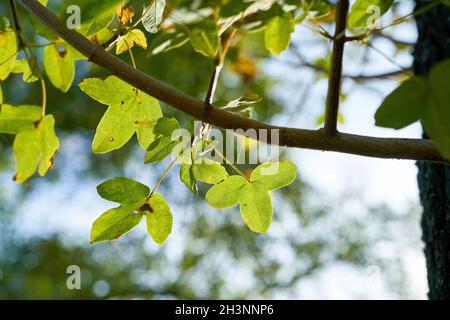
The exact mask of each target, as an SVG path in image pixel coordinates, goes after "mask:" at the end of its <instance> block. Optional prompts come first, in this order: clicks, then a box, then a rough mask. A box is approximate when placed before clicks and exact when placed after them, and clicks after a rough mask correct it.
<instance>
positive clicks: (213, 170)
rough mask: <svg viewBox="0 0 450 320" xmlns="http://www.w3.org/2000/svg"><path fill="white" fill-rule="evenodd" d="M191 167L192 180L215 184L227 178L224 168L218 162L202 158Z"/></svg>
mask: <svg viewBox="0 0 450 320" xmlns="http://www.w3.org/2000/svg"><path fill="white" fill-rule="evenodd" d="M200 161H201V163H198V164H197V163H195V164H193V165H192V173H193V175H194V178H195V179H196V180H198V181H202V182H205V183H208V184H216V183H219V182H220V181H222V180H223V179H225V178H226V177H228V173H227V171H226V170H225V168H224V167H223V166H222V165H221V164H220V163H218V162H214V161H212V160H209V159H206V158H203V159H200V160H199V162H200Z"/></svg>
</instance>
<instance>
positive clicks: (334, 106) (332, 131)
mask: <svg viewBox="0 0 450 320" xmlns="http://www.w3.org/2000/svg"><path fill="white" fill-rule="evenodd" d="M348 9H349V1H348V0H339V1H338V4H337V8H336V30H335V32H334V38H333V54H332V57H331V68H330V78H329V83H328V94H327V104H326V111H325V127H324V132H325V134H326V135H328V136H330V137H333V136H335V135H336V134H337V122H338V113H339V99H340V95H341V84H342V62H343V59H344V47H345V43H346V41H347V39H346V36H345V29H346V28H347V16H348Z"/></svg>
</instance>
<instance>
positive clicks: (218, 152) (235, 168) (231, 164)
mask: <svg viewBox="0 0 450 320" xmlns="http://www.w3.org/2000/svg"><path fill="white" fill-rule="evenodd" d="M213 150H214V152H216V153H217V154H218V155H219V157H221V158H222V159H223V160H224V161H225V163H226V164H228V165H229V166H230V167H231V168H232V169H233V170H234V171H236V173H237V174H239V175H240V176H242V177H243V178H245V180H247V181H248V182H251V181H250V179H249V178H248V177H247V176H246V175H245V174H244V173H243V172H242V171H241V170H239V169H238V168H237V167H236V166H235V165H234V164H233V163H231V161H229V160H228V159H227V157H225V156H224V155H223V154H222V153H221V152H220V151H219V150H218V149H217V148H216V147H213Z"/></svg>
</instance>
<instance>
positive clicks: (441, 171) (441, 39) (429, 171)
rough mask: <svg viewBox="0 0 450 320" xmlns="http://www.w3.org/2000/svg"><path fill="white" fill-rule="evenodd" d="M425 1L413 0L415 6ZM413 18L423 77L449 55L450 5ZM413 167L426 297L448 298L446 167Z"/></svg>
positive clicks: (449, 172) (449, 188) (449, 175)
mask: <svg viewBox="0 0 450 320" xmlns="http://www.w3.org/2000/svg"><path fill="white" fill-rule="evenodd" d="M427 3H429V1H425V0H416V4H417V7H418V8H419V7H421V6H423V5H424V4H427ZM416 21H417V28H418V32H419V38H418V40H417V44H416V47H415V51H414V72H415V73H416V74H417V75H423V76H426V75H428V72H429V70H430V68H431V67H432V66H433V65H434V64H436V63H437V62H439V61H442V60H444V59H448V58H450V7H447V6H444V5H439V6H437V7H435V8H433V9H432V10H430V11H428V12H426V13H424V14H422V15H419V16H417V17H416ZM448 85H449V90H450V84H448ZM425 135H426V134H425ZM417 166H418V168H419V174H418V183H419V189H420V199H421V202H422V206H423V216H422V238H423V241H424V243H425V257H426V262H427V270H428V285H429V292H428V297H429V298H430V299H432V300H444V299H445V300H447V299H450V166H448V165H443V164H436V163H432V162H418V163H417Z"/></svg>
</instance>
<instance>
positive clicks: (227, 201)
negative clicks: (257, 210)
mask: <svg viewBox="0 0 450 320" xmlns="http://www.w3.org/2000/svg"><path fill="white" fill-rule="evenodd" d="M247 184H248V182H247V180H245V179H244V178H243V177H241V176H230V177H228V178H226V179H225V180H223V181H222V182H220V183H219V184H216V185H215V186H214V187H212V188H211V189H209V191H208V192H207V193H206V201H207V202H208V203H209V204H210V205H211V206H212V207H214V208H229V207H232V206H235V205H236V204H238V202H239V199H240V197H241V193H242V188H244V187H245V186H246V185H247Z"/></svg>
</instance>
